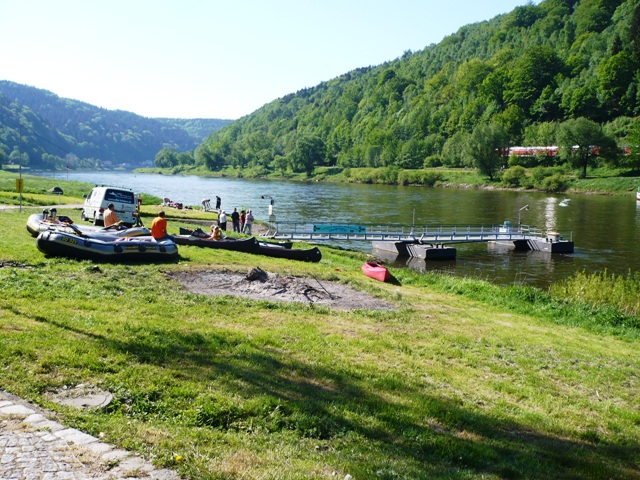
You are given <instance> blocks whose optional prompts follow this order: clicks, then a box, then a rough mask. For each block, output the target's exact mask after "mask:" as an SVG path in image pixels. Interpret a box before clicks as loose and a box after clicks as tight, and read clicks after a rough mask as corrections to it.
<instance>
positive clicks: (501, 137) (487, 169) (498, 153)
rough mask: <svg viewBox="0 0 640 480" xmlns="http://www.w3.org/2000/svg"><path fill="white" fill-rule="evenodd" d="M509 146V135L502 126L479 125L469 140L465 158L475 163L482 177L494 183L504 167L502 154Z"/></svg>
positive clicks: (494, 124) (493, 124)
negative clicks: (484, 176) (498, 172)
mask: <svg viewBox="0 0 640 480" xmlns="http://www.w3.org/2000/svg"><path fill="white" fill-rule="evenodd" d="M508 146H509V143H508V138H507V133H506V132H505V130H504V127H503V126H502V125H499V124H497V123H491V124H489V125H478V126H477V127H476V128H474V129H473V132H472V133H471V135H470V136H469V137H468V138H467V143H466V145H465V150H464V151H465V156H466V157H468V158H469V159H470V160H472V161H473V164H474V165H475V166H476V167H477V168H478V171H479V172H480V173H481V174H482V175H486V176H487V177H489V180H491V181H493V180H494V178H495V174H496V172H497V171H498V169H499V168H500V167H501V166H502V165H503V161H504V159H503V156H502V153H503V152H504V151H505V149H506V148H507V147H508Z"/></svg>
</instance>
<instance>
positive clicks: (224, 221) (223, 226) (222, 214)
mask: <svg viewBox="0 0 640 480" xmlns="http://www.w3.org/2000/svg"><path fill="white" fill-rule="evenodd" d="M218 225H220V230H223V231H225V232H226V231H227V214H226V213H225V211H224V210H220V219H219V220H218Z"/></svg>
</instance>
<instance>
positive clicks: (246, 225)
mask: <svg viewBox="0 0 640 480" xmlns="http://www.w3.org/2000/svg"><path fill="white" fill-rule="evenodd" d="M252 225H253V214H252V213H251V210H249V211H248V212H247V216H246V218H245V219H244V230H243V231H242V232H243V233H246V234H247V235H251V226H252Z"/></svg>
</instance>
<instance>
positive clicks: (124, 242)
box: [36, 230, 178, 261]
mask: <svg viewBox="0 0 640 480" xmlns="http://www.w3.org/2000/svg"><path fill="white" fill-rule="evenodd" d="M36 245H37V247H38V250H40V251H41V252H42V253H44V254H45V255H48V256H53V257H69V258H79V259H92V260H100V259H110V260H114V261H123V260H159V259H170V258H174V257H176V256H177V255H178V246H177V245H176V244H175V242H174V241H173V240H163V241H157V240H156V239H154V238H153V237H148V236H142V237H113V239H112V240H104V239H99V238H91V237H86V236H81V235H76V234H73V233H68V232H61V231H58V230H47V231H44V232H42V233H41V234H40V235H38V238H37V239H36Z"/></svg>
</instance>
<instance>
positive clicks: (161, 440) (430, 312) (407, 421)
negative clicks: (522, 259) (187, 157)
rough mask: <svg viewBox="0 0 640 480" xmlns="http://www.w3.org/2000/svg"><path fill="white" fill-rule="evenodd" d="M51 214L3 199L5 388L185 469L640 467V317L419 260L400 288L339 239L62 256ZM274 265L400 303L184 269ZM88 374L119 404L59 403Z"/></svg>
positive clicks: (237, 473)
mask: <svg viewBox="0 0 640 480" xmlns="http://www.w3.org/2000/svg"><path fill="white" fill-rule="evenodd" d="M32 211H37V209H33V210H29V209H24V211H23V212H19V211H17V210H11V211H0V228H1V230H2V235H1V236H0V262H2V268H0V389H4V390H7V391H9V392H11V393H14V394H17V395H20V396H22V397H24V398H25V399H27V400H29V401H32V402H35V403H37V404H39V405H42V406H43V407H46V408H48V409H50V410H52V411H53V412H55V415H56V416H57V417H58V419H59V420H60V421H62V422H63V423H65V424H67V425H69V426H72V427H75V428H79V429H81V430H83V431H86V432H87V433H90V434H92V435H96V436H99V435H102V436H103V439H104V441H107V442H110V443H113V444H116V445H118V446H119V447H122V448H126V449H131V450H134V451H137V452H140V453H141V454H142V455H144V456H146V457H147V458H149V459H151V460H153V461H154V462H155V463H156V464H157V465H159V466H160V465H162V466H167V467H171V468H175V469H176V470H177V471H179V473H180V474H181V475H183V476H184V477H185V478H194V479H195V478H197V479H240V478H243V479H248V478H250V479H275V478H278V479H324V478H328V479H330V478H339V479H342V478H344V477H345V475H346V474H350V475H352V477H353V478H354V479H355V480H362V479H372V478H376V479H434V478H446V479H480V478H482V479H502V478H530V479H548V478H594V479H600V478H602V479H605V478H607V479H608V478H640V456H639V455H638V451H639V447H640V445H639V444H638V439H639V438H640V400H639V399H640V379H639V374H638V372H640V355H639V354H638V347H639V346H640V340H639V335H638V333H639V332H640V328H639V323H638V322H639V321H640V320H638V318H637V317H630V316H624V315H622V314H617V313H615V314H611V312H610V311H609V310H606V311H605V310H601V309H595V308H594V309H593V310H591V309H589V308H588V307H586V306H584V305H572V304H570V303H567V302H561V301H557V300H554V299H553V298H552V297H550V296H549V295H547V294H544V293H543V292H539V291H535V290H534V289H529V288H517V287H511V288H499V287H494V286H492V285H490V284H487V283H485V282H481V281H477V280H470V281H465V280H461V279H457V280H456V279H450V278H442V277H438V276H436V275H420V274H418V273H415V272H411V271H408V270H394V271H393V273H394V274H395V275H396V277H397V278H398V280H399V283H400V285H389V284H382V283H378V282H375V281H374V280H371V279H368V278H366V277H364V276H363V275H362V273H361V272H360V265H361V264H362V262H363V260H364V258H365V256H364V255H363V254H359V253H354V252H347V251H342V250H333V249H331V248H328V247H324V246H322V247H321V249H322V252H323V259H322V261H321V262H320V263H318V264H306V263H300V262H291V261H286V260H279V259H272V258H266V257H256V256H253V255H249V254H241V253H235V252H228V251H221V250H205V249H199V248H196V247H180V259H179V260H176V261H173V262H168V263H167V262H165V263H157V264H154V263H151V264H145V263H124V264H114V263H97V264H94V263H92V262H90V261H75V260H69V259H56V258H45V257H44V256H43V255H42V254H41V253H40V252H38V251H37V249H36V247H35V240H34V239H33V238H32V237H30V236H29V234H28V233H27V231H26V228H25V224H26V220H27V217H28V215H29V214H30V213H31V212H32ZM59 213H60V214H63V215H68V216H70V217H72V218H78V217H79V211H78V210H62V211H60V212H59ZM149 213H150V214H151V213H153V212H149ZM187 220H189V219H184V220H183V221H187ZM179 224H181V223H179V221H178V219H172V220H170V224H169V226H170V228H169V230H170V231H177V227H178V225H179ZM255 266H260V267H261V268H262V269H264V270H266V271H269V272H277V273H279V274H288V275H298V276H313V277H314V278H316V279H318V280H319V281H320V282H322V281H328V280H332V281H339V282H342V283H343V284H344V285H348V286H350V287H352V288H355V289H358V290H361V291H365V292H368V293H370V294H371V295H374V296H377V297H379V298H381V299H384V300H386V301H388V302H391V303H393V304H394V305H395V306H396V310H394V311H391V312H389V311H368V310H355V311H334V310H331V309H330V308H327V307H316V306H304V305H301V304H287V303H285V304H282V303H276V302H270V301H255V300H251V299H247V298H238V297H233V296H223V297H213V296H205V295H200V294H194V293H189V292H187V291H186V290H185V289H184V288H183V287H182V285H180V284H179V283H177V282H176V281H175V280H174V279H173V278H174V277H172V276H170V275H168V273H170V272H177V271H186V272H190V271H202V270H209V269H219V270H229V271H238V272H246V271H248V270H249V269H250V268H252V267H255ZM78 384H85V385H92V386H96V387H100V388H102V389H105V390H108V391H110V392H112V393H113V395H114V401H113V402H112V403H111V404H110V405H108V406H107V407H104V408H101V409H98V410H95V411H93V410H77V409H74V408H72V407H65V406H62V405H59V404H57V403H54V402H53V401H51V397H50V395H51V394H52V393H53V392H56V391H58V390H60V389H63V388H65V387H67V388H68V387H73V386H75V385H78Z"/></svg>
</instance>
